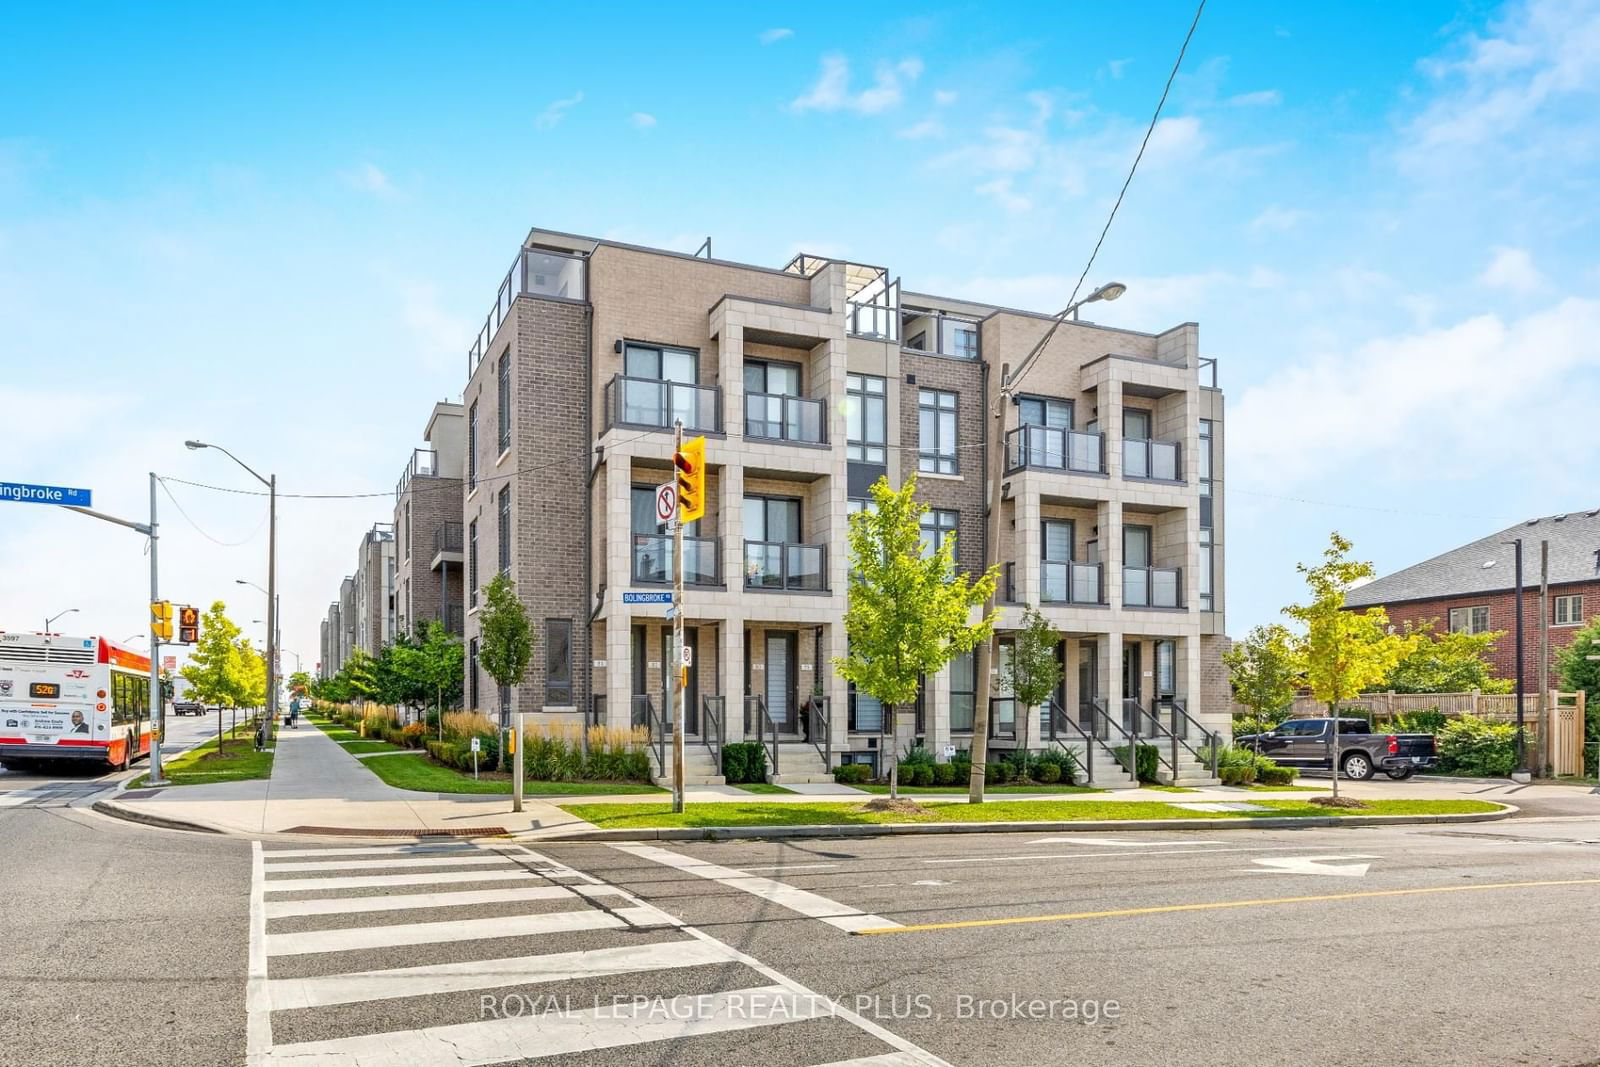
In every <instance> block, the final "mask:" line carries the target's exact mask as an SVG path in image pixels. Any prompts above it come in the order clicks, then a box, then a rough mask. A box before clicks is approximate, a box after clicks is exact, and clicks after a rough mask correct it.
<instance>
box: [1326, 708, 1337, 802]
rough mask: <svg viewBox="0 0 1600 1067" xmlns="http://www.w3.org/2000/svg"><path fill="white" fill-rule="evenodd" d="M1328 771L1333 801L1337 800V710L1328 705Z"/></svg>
mask: <svg viewBox="0 0 1600 1067" xmlns="http://www.w3.org/2000/svg"><path fill="white" fill-rule="evenodd" d="M1328 716H1329V722H1328V770H1329V771H1330V772H1331V773H1332V774H1333V799H1335V800H1338V799H1339V708H1338V705H1337V704H1333V703H1330V704H1329V705H1328Z"/></svg>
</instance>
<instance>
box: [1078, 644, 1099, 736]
mask: <svg viewBox="0 0 1600 1067" xmlns="http://www.w3.org/2000/svg"><path fill="white" fill-rule="evenodd" d="M1099 696H1100V646H1099V644H1097V643H1096V642H1094V641H1082V642H1079V644H1078V725H1079V726H1082V727H1083V729H1084V731H1085V732H1086V733H1088V734H1090V735H1091V736H1101V737H1103V736H1104V735H1105V731H1104V730H1102V731H1101V733H1099V734H1096V733H1095V728H1096V726H1097V724H1096V722H1095V714H1094V702H1095V701H1096V700H1097V699H1099Z"/></svg>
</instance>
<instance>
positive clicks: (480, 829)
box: [283, 826, 507, 837]
mask: <svg viewBox="0 0 1600 1067" xmlns="http://www.w3.org/2000/svg"><path fill="white" fill-rule="evenodd" d="M283 832H284V833H286V834H320V835H325V836H330V837H504V836H506V833H507V831H506V828H505V827H504V826H461V827H453V828H450V829H446V830H416V829H411V830H386V829H381V828H380V829H373V828H370V827H365V826H291V827H289V829H287V830H285V831H283Z"/></svg>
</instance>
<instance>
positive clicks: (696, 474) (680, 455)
mask: <svg viewBox="0 0 1600 1067" xmlns="http://www.w3.org/2000/svg"><path fill="white" fill-rule="evenodd" d="M672 465H673V466H674V467H676V468H677V469H678V519H679V521H681V522H693V521H694V520H696V519H698V518H699V517H700V516H702V515H704V514H705V513H706V439H705V438H704V437H691V438H689V439H688V440H687V441H685V442H684V443H683V446H682V447H681V448H679V449H678V451H677V452H675V453H673V456H672Z"/></svg>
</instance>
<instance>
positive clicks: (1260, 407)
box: [1228, 298, 1600, 484]
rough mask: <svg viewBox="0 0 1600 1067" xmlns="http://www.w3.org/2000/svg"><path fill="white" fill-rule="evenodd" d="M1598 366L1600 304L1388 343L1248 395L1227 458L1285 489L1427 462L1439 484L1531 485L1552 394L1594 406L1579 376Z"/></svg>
mask: <svg viewBox="0 0 1600 1067" xmlns="http://www.w3.org/2000/svg"><path fill="white" fill-rule="evenodd" d="M1597 364H1600V301H1596V300H1585V299H1579V298H1568V299H1566V300H1564V301H1562V302H1561V303H1559V304H1557V305H1555V306H1554V307H1551V308H1549V309H1547V310H1544V311H1539V312H1536V313H1533V314H1530V315H1528V316H1526V317H1524V318H1522V319H1519V320H1515V321H1511V322H1504V321H1502V320H1501V319H1500V318H1499V317H1498V316H1495V315H1480V316H1477V317H1474V318H1470V319H1467V320H1465V321H1462V322H1460V323H1458V324H1456V325H1454V326H1450V327H1447V328H1440V329H1433V330H1426V331H1417V332H1411V333H1405V334H1400V335H1397V336H1391V337H1379V338H1376V339H1373V340H1370V341H1368V342H1366V343H1365V344H1362V345H1361V346H1359V347H1358V348H1356V349H1355V350H1354V351H1353V352H1350V353H1348V354H1332V353H1330V354H1325V355H1323V356H1320V357H1317V358H1313V359H1309V360H1304V361H1301V362H1299V363H1297V364H1296V365H1294V366H1290V367H1286V368H1285V369H1283V370H1281V371H1279V372H1278V373H1276V374H1274V375H1272V376H1271V377H1269V378H1268V379H1267V380H1266V381H1265V382H1264V383H1262V384H1260V385H1256V386H1252V387H1250V388H1247V389H1246V390H1245V391H1244V393H1243V395H1242V396H1241V397H1240V399H1239V400H1238V401H1237V403H1236V404H1235V405H1234V406H1233V410H1232V411H1231V413H1230V416H1229V432H1230V434H1231V439H1230V441H1229V445H1228V447H1229V457H1228V462H1229V464H1230V465H1231V466H1232V467H1233V469H1235V470H1258V471H1272V472H1273V478H1274V479H1277V480H1278V481H1279V482H1280V483H1282V484H1295V483H1301V484H1304V483H1307V482H1314V481H1318V480H1321V479H1324V478H1332V477H1336V476H1339V475H1343V474H1348V473H1350V472H1351V471H1354V470H1358V469H1364V470H1366V471H1368V472H1369V473H1370V474H1379V473H1387V474H1389V475H1391V476H1396V475H1399V476H1404V477H1411V478H1415V477H1417V476H1418V474H1417V468H1416V463H1417V460H1418V458H1419V457H1421V456H1426V457H1428V467H1427V472H1428V476H1429V477H1434V478H1439V477H1458V476H1459V477H1469V478H1479V479H1486V478H1489V477H1491V475H1492V473H1493V472H1502V473H1503V476H1504V477H1511V476H1512V472H1513V471H1516V472H1518V473H1517V474H1516V477H1518V478H1527V477H1532V476H1534V475H1536V474H1538V472H1539V469H1540V468H1541V466H1542V464H1541V463H1540V462H1537V461H1536V459H1537V457H1539V456H1542V454H1543V453H1542V451H1541V450H1544V449H1547V448H1548V435H1547V433H1546V429H1547V423H1548V419H1549V416H1550V404H1551V403H1554V401H1553V400H1552V399H1551V398H1552V397H1554V396H1556V395H1557V394H1560V395H1561V397H1562V398H1563V400H1571V401H1573V402H1574V403H1576V402H1577V400H1578V398H1579V397H1590V398H1591V399H1592V395H1593V393H1594V392H1595V388H1594V379H1593V375H1592V374H1590V375H1587V376H1584V375H1581V374H1576V373H1575V372H1576V371H1578V370H1579V369H1580V368H1591V369H1592V368H1593V367H1594V366H1596V365H1597ZM1508 368H1515V369H1516V372H1515V373H1508ZM1486 426H1493V427H1494V428H1495V430H1494V432H1493V433H1491V434H1486V433H1484V427H1486ZM1522 453H1529V454H1528V455H1526V456H1524V455H1523V454H1522ZM1524 459H1526V460H1528V462H1527V463H1526V465H1525V466H1524V465H1523V461H1524Z"/></svg>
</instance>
